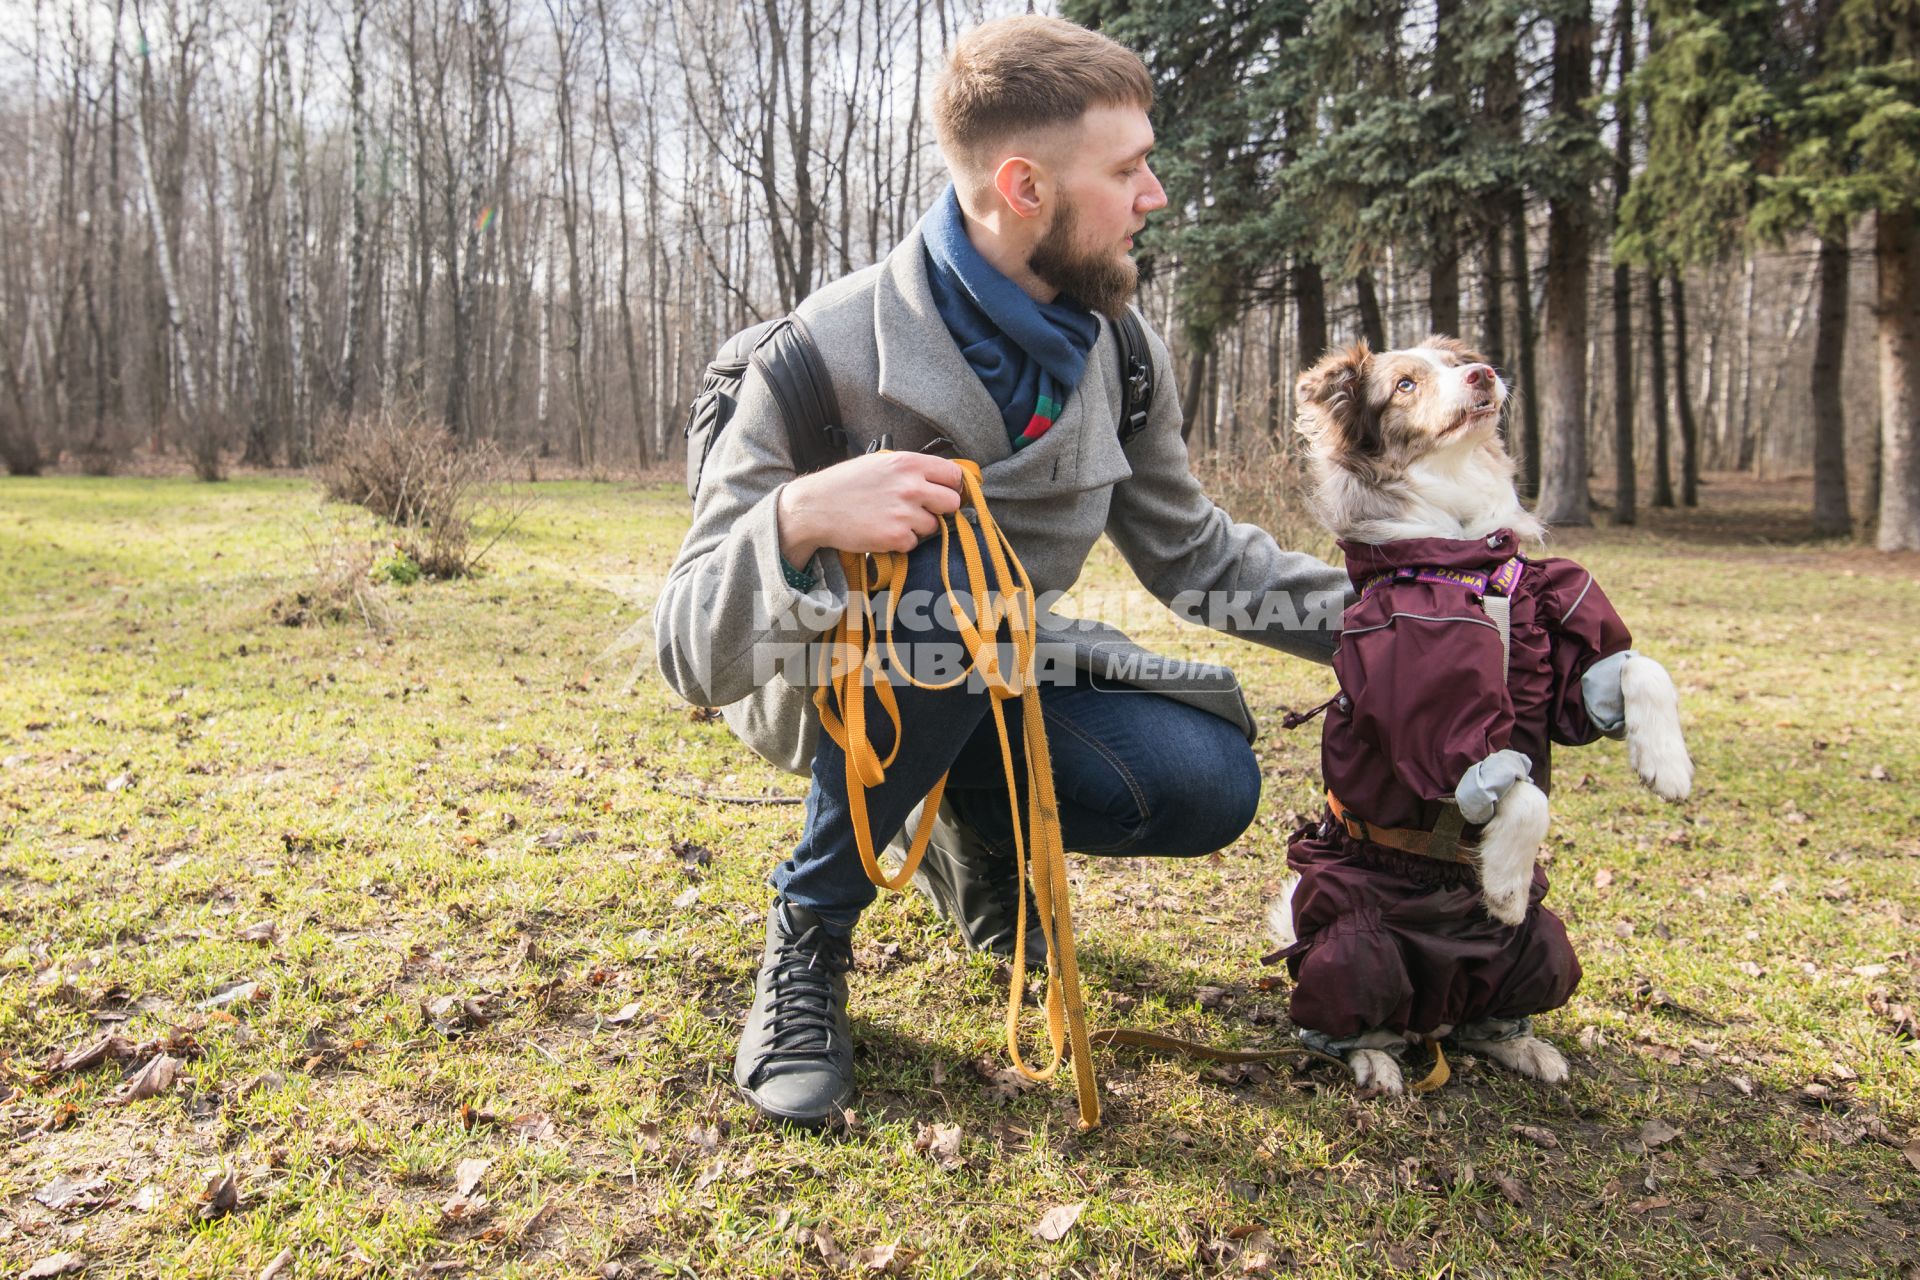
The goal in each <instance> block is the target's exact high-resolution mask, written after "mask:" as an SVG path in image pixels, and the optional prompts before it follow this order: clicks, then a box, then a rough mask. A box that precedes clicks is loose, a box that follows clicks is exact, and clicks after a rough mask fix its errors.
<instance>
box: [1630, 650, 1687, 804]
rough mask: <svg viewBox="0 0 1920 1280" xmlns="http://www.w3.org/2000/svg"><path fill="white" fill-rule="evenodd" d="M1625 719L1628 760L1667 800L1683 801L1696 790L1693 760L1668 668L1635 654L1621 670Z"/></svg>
mask: <svg viewBox="0 0 1920 1280" xmlns="http://www.w3.org/2000/svg"><path fill="white" fill-rule="evenodd" d="M1620 697H1621V701H1622V703H1623V705H1624V707H1625V710H1626V717H1627V760H1628V762H1629V763H1631V764H1632V765H1633V771H1634V772H1635V773H1637V774H1639V775H1640V778H1641V781H1643V782H1645V783H1646V784H1647V785H1648V786H1649V787H1651V788H1652V789H1653V792H1654V794H1655V795H1657V796H1659V797H1660V798H1661V799H1663V800H1685V799H1686V798H1687V796H1688V794H1689V793H1690V792H1691V791H1692V790H1693V761H1692V759H1691V758H1689V757H1688V755H1687V741H1686V738H1685V737H1684V736H1683V735H1682V734H1681V732H1680V695H1679V693H1678V692H1677V691H1676V690H1675V689H1674V687H1673V678H1672V677H1671V676H1669V675H1668V674H1667V669H1666V668H1665V667H1663V666H1661V665H1660V664H1659V663H1657V662H1655V661H1654V660H1653V659H1652V658H1643V657H1641V656H1640V655H1639V654H1637V653H1636V654H1634V655H1633V656H1632V657H1631V658H1628V659H1627V664H1626V666H1625V667H1623V668H1621V671H1620Z"/></svg>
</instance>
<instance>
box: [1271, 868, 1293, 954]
mask: <svg viewBox="0 0 1920 1280" xmlns="http://www.w3.org/2000/svg"><path fill="white" fill-rule="evenodd" d="M1299 887H1300V877H1299V876H1288V877H1287V879H1286V882H1285V883H1284V884H1282V885H1281V886H1280V896H1279V897H1277V898H1275V899H1274V900H1273V901H1272V902H1269V903H1268V904H1267V936H1268V937H1269V938H1271V939H1272V940H1273V945H1274V946H1276V947H1282V948H1284V947H1290V946H1292V945H1293V944H1294V943H1296V942H1298V941H1299V940H1300V934H1299V932H1298V931H1296V930H1295V929H1294V927H1293V894H1294V890H1296V889H1298V888H1299Z"/></svg>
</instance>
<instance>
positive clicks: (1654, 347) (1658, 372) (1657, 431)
mask: <svg viewBox="0 0 1920 1280" xmlns="http://www.w3.org/2000/svg"><path fill="white" fill-rule="evenodd" d="M1666 308H1667V304H1666V302H1665V300H1664V298H1663V295H1662V292H1661V287H1660V275H1659V273H1658V272H1654V271H1649V272H1648V273H1647V345H1648V347H1649V348H1650V349H1651V355H1650V360H1651V366H1650V367H1651V368H1652V371H1653V505H1654V506H1656V507H1659V508H1661V509H1665V508H1668V507H1671V506H1672V505H1673V464H1672V462H1671V461H1670V459H1669V455H1668V443H1667V442H1668V439H1669V437H1670V435H1671V432H1670V431H1669V430H1668V418H1667V406H1668V397H1667V310H1666Z"/></svg>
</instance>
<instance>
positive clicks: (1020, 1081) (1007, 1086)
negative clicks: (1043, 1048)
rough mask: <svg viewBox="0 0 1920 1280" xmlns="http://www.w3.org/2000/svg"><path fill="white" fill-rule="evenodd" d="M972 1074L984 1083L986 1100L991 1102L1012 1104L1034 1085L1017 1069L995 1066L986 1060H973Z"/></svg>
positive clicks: (989, 1060)
mask: <svg viewBox="0 0 1920 1280" xmlns="http://www.w3.org/2000/svg"><path fill="white" fill-rule="evenodd" d="M973 1073H974V1074H975V1075H977V1076H979V1077H980V1079H981V1080H982V1081H984V1082H985V1083H986V1086H987V1098H988V1099H989V1100H990V1101H993V1102H1012V1101H1013V1100H1014V1099H1015V1098H1018V1097H1019V1096H1020V1095H1021V1094H1023V1093H1025V1092H1026V1091H1027V1090H1029V1089H1031V1088H1033V1087H1034V1084H1035V1082H1034V1081H1032V1080H1029V1079H1027V1077H1025V1076H1023V1075H1021V1074H1020V1071H1019V1069H1018V1068H1017V1067H1001V1066H996V1065H994V1063H993V1061H992V1060H991V1059H988V1058H976V1059H974V1062H973Z"/></svg>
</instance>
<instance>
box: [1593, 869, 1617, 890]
mask: <svg viewBox="0 0 1920 1280" xmlns="http://www.w3.org/2000/svg"><path fill="white" fill-rule="evenodd" d="M1612 883H1613V872H1611V871H1609V870H1607V869H1606V868H1605V867H1602V868H1600V870H1598V871H1596V872H1594V873H1593V887H1594V888H1596V889H1604V888H1606V887H1607V886H1608V885H1610V884H1612Z"/></svg>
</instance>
